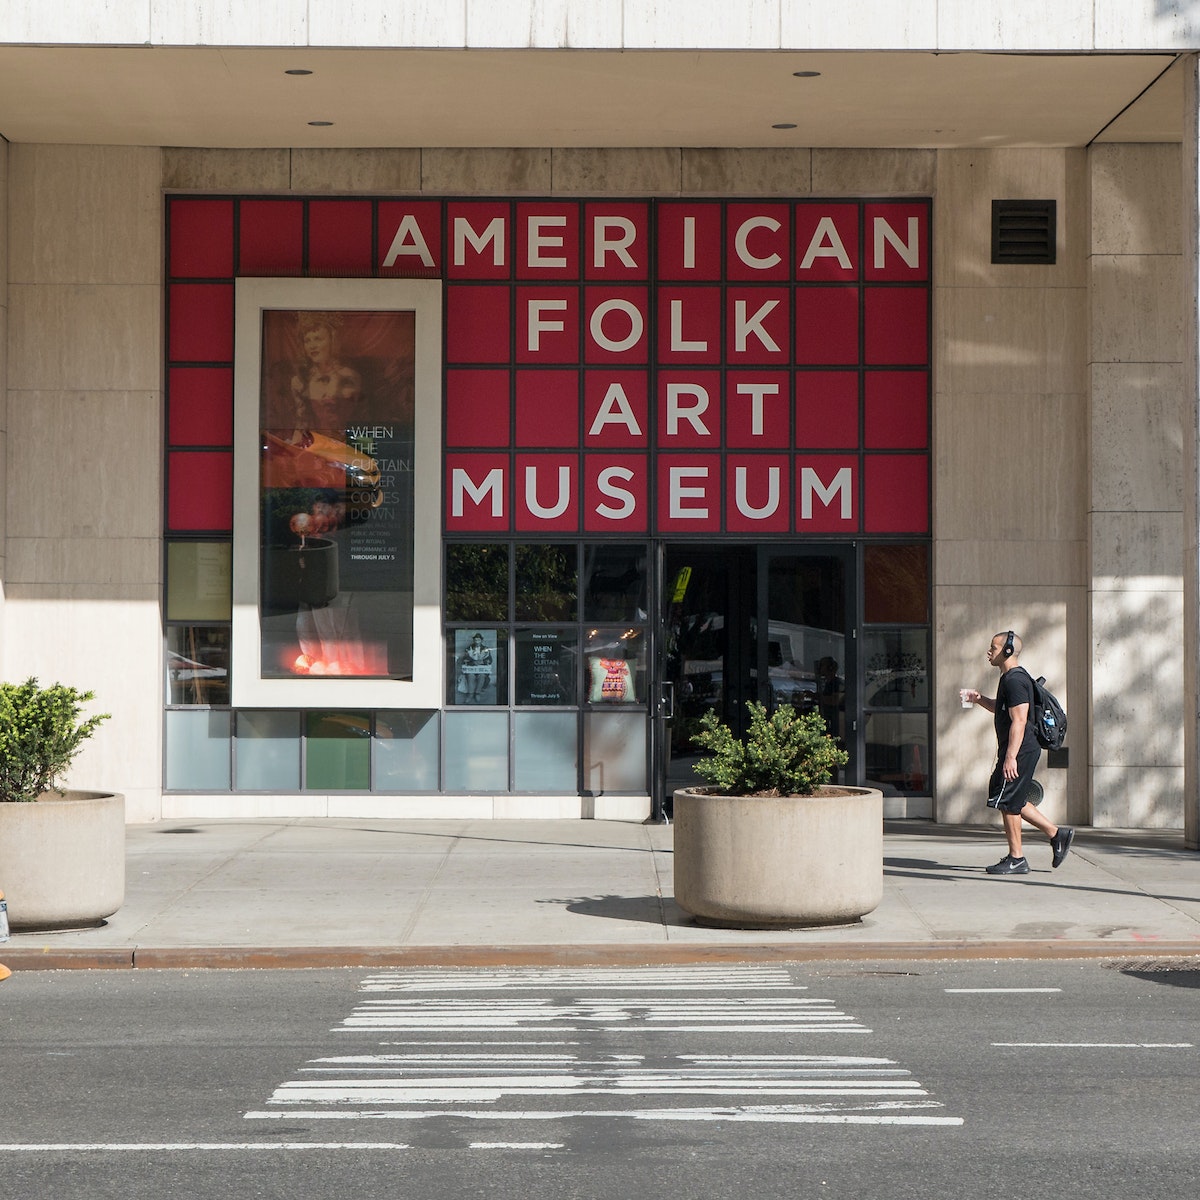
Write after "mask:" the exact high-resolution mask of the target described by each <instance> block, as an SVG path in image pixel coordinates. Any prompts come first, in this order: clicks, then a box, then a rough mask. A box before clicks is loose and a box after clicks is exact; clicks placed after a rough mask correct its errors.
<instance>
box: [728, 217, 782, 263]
mask: <svg viewBox="0 0 1200 1200" xmlns="http://www.w3.org/2000/svg"><path fill="white" fill-rule="evenodd" d="M752 229H769V230H770V231H771V232H772V233H775V232H777V231H778V229H779V222H778V221H776V220H775V218H774V217H751V218H750V219H749V220H748V221H743V222H742V223H741V224H740V225H739V226H738V231H737V234H736V236H735V237H734V239H733V247H734V249H735V250H736V251H737V256H738V258H740V259H741V260H742V262H744V263H745V264H746V266H748V267H753V268H754V269H755V270H759V271H766V270H768V269H769V268H771V267H774V266H777V265H778V264H779V262H780V258H779V255H778V254H775V253H772V254H769V255H768V256H767V257H766V258H759V257H758V256H757V255H754V254H751V253H750V246H749V244H748V239H749V237H750V231H751V230H752Z"/></svg>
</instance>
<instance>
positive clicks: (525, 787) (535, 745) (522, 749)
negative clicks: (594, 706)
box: [513, 712, 579, 792]
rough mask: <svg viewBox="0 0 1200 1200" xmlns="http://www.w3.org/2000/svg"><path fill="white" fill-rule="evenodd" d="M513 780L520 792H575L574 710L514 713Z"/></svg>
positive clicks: (576, 743) (576, 727) (576, 739)
mask: <svg viewBox="0 0 1200 1200" xmlns="http://www.w3.org/2000/svg"><path fill="white" fill-rule="evenodd" d="M514 720H515V726H514V730H513V782H514V787H515V788H516V790H517V791H519V792H577V791H578V789H579V778H578V772H579V725H578V718H577V717H576V715H575V714H574V713H529V712H526V713H517V714H516V717H515V718H514Z"/></svg>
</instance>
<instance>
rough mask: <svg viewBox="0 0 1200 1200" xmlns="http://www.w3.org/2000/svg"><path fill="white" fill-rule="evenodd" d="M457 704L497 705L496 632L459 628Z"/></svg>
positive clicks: (455, 695)
mask: <svg viewBox="0 0 1200 1200" xmlns="http://www.w3.org/2000/svg"><path fill="white" fill-rule="evenodd" d="M454 702H455V703H456V704H495V703H496V631H495V630H494V629H484V630H479V631H472V630H469V629H459V630H456V631H455V634H454Z"/></svg>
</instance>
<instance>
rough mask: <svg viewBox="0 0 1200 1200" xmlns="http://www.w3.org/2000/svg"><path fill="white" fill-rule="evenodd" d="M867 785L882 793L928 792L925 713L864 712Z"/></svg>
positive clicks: (923, 793)
mask: <svg viewBox="0 0 1200 1200" xmlns="http://www.w3.org/2000/svg"><path fill="white" fill-rule="evenodd" d="M866 726H867V786H868V787H876V788H880V789H882V791H883V793H884V795H885V796H889V795H890V796H894V795H897V794H901V793H915V794H918V795H928V794H929V715H928V713H908V712H889V713H868V714H867V717H866Z"/></svg>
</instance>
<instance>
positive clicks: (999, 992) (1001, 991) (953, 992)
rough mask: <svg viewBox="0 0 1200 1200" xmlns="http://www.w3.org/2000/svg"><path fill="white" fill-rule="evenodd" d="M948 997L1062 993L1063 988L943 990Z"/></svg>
mask: <svg viewBox="0 0 1200 1200" xmlns="http://www.w3.org/2000/svg"><path fill="white" fill-rule="evenodd" d="M943 990H944V991H945V992H946V993H947V995H951V996H981V995H982V996H986V995H990V994H994V995H1005V994H1009V995H1022V994H1029V993H1034V994H1038V993H1043V992H1061V991H1062V988H1056V987H992V988H945V989H943Z"/></svg>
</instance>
